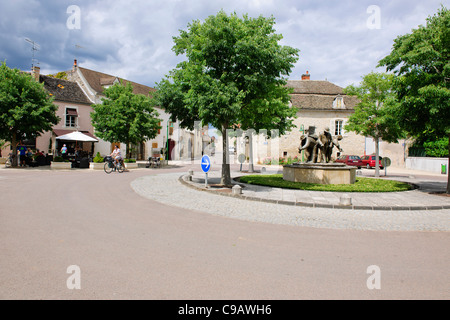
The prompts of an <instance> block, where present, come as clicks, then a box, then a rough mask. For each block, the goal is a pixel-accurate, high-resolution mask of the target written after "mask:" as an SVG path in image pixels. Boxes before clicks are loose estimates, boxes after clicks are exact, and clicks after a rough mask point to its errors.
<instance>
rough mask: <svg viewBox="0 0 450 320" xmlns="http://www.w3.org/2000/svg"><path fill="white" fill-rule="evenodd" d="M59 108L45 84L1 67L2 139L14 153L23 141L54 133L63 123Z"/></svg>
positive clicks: (0, 110)
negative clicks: (60, 123)
mask: <svg viewBox="0 0 450 320" xmlns="http://www.w3.org/2000/svg"><path fill="white" fill-rule="evenodd" d="M57 109H58V107H57V106H56V105H55V104H53V98H51V97H50V96H49V94H48V92H47V91H46V90H45V89H44V85H43V84H42V83H38V82H36V81H35V80H34V78H33V77H32V76H31V75H29V74H26V73H24V72H21V71H20V70H18V69H10V68H8V67H7V66H6V63H2V64H1V65H0V139H3V140H6V141H9V142H11V147H12V149H13V150H15V149H16V147H17V143H18V142H19V141H20V140H23V139H25V138H32V137H37V136H39V135H40V134H41V133H43V132H45V131H49V130H51V129H52V127H53V125H56V124H57V123H58V122H59V120H60V118H59V117H58V116H57V115H56V110H57Z"/></svg>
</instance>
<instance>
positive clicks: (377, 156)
mask: <svg viewBox="0 0 450 320" xmlns="http://www.w3.org/2000/svg"><path fill="white" fill-rule="evenodd" d="M374 140H375V177H379V176H380V138H374Z"/></svg>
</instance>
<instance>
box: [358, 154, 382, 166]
mask: <svg viewBox="0 0 450 320" xmlns="http://www.w3.org/2000/svg"><path fill="white" fill-rule="evenodd" d="M381 159H383V158H382V157H380V158H379V159H378V160H379V164H380V169H383V166H382V165H381ZM361 160H362V162H363V166H364V167H366V168H367V169H370V168H375V163H376V162H375V156H374V155H368V156H363V157H361Z"/></svg>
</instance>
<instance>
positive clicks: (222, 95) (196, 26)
mask: <svg viewBox="0 0 450 320" xmlns="http://www.w3.org/2000/svg"><path fill="white" fill-rule="evenodd" d="M274 24H275V20H274V18H273V17H271V18H264V17H262V16H260V17H258V18H256V19H253V18H249V17H248V16H246V15H245V16H244V17H243V18H242V19H241V18H239V17H238V16H237V15H236V14H231V15H230V16H228V15H227V14H226V13H225V12H223V11H220V12H219V13H218V14H217V15H216V16H210V17H208V18H207V19H206V20H205V21H204V22H203V23H202V22H200V21H193V22H192V23H190V24H189V25H188V31H183V30H182V31H181V32H180V36H178V37H174V42H175V45H174V47H173V51H174V52H175V53H176V54H177V55H180V54H185V55H186V57H187V58H188V61H184V62H181V63H180V64H179V65H178V66H177V68H176V69H174V70H173V71H172V72H171V73H170V75H169V77H167V79H165V80H162V81H161V82H160V83H159V84H158V89H159V90H158V93H157V94H156V100H157V104H158V105H160V106H162V107H163V108H165V109H166V110H167V111H168V112H169V113H171V114H172V116H173V119H174V120H175V119H180V120H181V125H182V126H184V127H188V128H191V129H192V128H193V125H194V121H195V120H201V121H202V123H203V124H212V125H213V126H214V127H216V128H219V129H220V130H223V129H228V128H231V126H232V125H234V124H237V123H239V124H241V128H242V129H243V130H246V129H249V128H252V129H256V130H258V129H260V128H261V129H271V128H274V129H279V130H280V132H281V133H283V132H284V131H286V130H288V129H290V128H291V127H292V121H291V120H290V118H292V117H294V116H295V114H296V112H295V110H292V109H290V108H289V107H288V104H289V95H288V93H289V90H288V89H287V88H286V87H285V86H284V85H285V84H286V81H285V79H283V78H282V76H283V75H288V74H289V72H290V71H291V69H292V67H293V64H294V63H295V62H296V61H297V59H298V50H297V49H293V48H290V47H287V46H281V45H279V44H278V41H280V40H281V39H282V36H281V35H278V34H275V33H274V32H275V30H274V28H273V26H274ZM169 80H172V81H169Z"/></svg>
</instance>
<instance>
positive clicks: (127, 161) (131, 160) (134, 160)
mask: <svg viewBox="0 0 450 320" xmlns="http://www.w3.org/2000/svg"><path fill="white" fill-rule="evenodd" d="M123 162H125V163H135V162H136V159H123Z"/></svg>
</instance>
